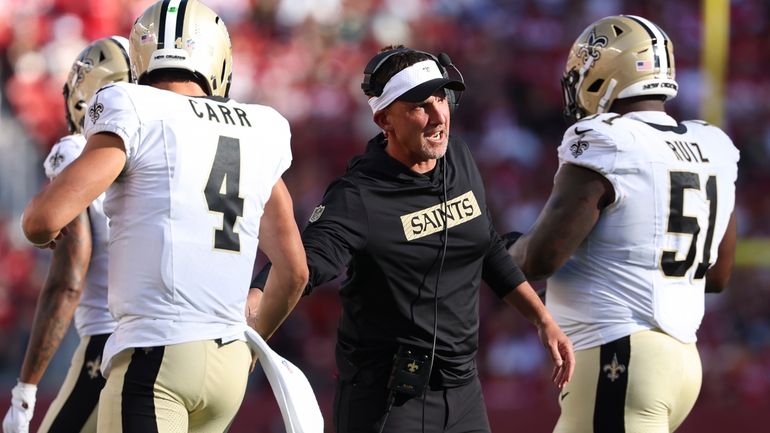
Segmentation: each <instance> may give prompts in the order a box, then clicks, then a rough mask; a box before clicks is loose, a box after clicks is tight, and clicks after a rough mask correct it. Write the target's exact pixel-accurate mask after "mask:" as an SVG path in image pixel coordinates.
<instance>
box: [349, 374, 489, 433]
mask: <svg viewBox="0 0 770 433" xmlns="http://www.w3.org/2000/svg"><path fill="white" fill-rule="evenodd" d="M388 395H389V394H388V390H387V389H386V388H385V387H384V386H383V385H381V384H373V385H364V384H363V383H355V382H350V381H345V380H342V379H340V380H339V381H338V382H337V389H336V392H335V396H334V426H335V429H336V432H337V433H377V432H379V431H380V425H381V423H382V421H383V419H384V417H385V412H386V410H387V399H388ZM424 413H425V416H424V417H423V398H422V397H413V398H411V399H406V398H397V399H396V400H395V403H394V404H393V408H392V409H391V411H390V414H389V415H388V417H387V420H385V428H384V430H383V433H422V432H423V431H425V433H439V432H441V433H489V432H490V427H489V420H488V419H487V411H486V406H485V404H484V396H483V395H482V394H481V383H480V382H479V378H478V377H476V378H474V379H473V380H472V381H471V382H469V383H467V384H465V385H462V386H458V387H456V388H446V389H438V390H428V391H427V395H426V396H425V412H424ZM423 423H424V426H425V428H424V430H423Z"/></svg>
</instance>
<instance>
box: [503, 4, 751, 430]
mask: <svg viewBox="0 0 770 433" xmlns="http://www.w3.org/2000/svg"><path fill="white" fill-rule="evenodd" d="M562 85H563V89H564V100H565V114H566V116H567V117H569V118H571V119H572V120H573V121H574V122H575V123H574V124H573V125H572V126H570V127H569V128H567V131H566V132H565V134H564V139H563V141H562V144H561V146H560V147H559V149H558V154H559V169H558V171H557V173H556V177H555V181H554V187H553V190H552V192H551V196H550V197H549V199H548V201H547V203H546V205H545V208H544V209H543V211H542V212H541V214H540V216H539V218H538V220H537V221H536V223H535V225H534V226H533V228H532V229H531V230H530V232H529V233H528V234H526V235H524V236H522V237H521V238H520V239H518V241H516V242H515V243H514V244H513V246H512V247H511V248H510V251H511V254H512V255H513V257H514V260H515V261H516V262H517V263H518V264H519V266H521V268H522V270H523V271H524V272H525V273H526V274H527V276H528V277H529V278H535V279H537V278H543V277H548V276H549V277H550V278H549V279H548V284H547V293H546V304H547V306H548V307H549V309H550V310H551V312H552V313H553V315H554V317H555V318H556V320H557V322H558V323H559V325H560V326H561V327H562V329H564V331H565V332H566V333H567V335H569V336H570V338H571V339H572V341H573V343H574V345H575V355H576V356H575V358H576V368H575V374H574V377H573V379H572V381H571V382H569V383H568V384H567V385H566V386H565V387H564V389H563V390H562V391H561V394H560V396H559V404H560V405H561V416H560V417H559V420H558V422H557V424H556V427H555V429H554V431H555V432H558V433H578V432H580V433H585V432H594V433H604V432H612V433H617V432H623V431H629V432H646V433H658V432H660V433H662V432H670V431H674V430H675V429H676V428H677V427H678V426H679V425H680V424H681V423H682V421H684V419H685V417H686V416H687V414H688V413H689V412H690V410H691V409H692V407H693V405H694V403H695V400H696V398H697V396H698V392H699V390H700V386H701V376H702V371H701V362H700V357H699V354H698V349H697V348H696V344H695V342H696V331H697V329H698V326H699V325H700V322H701V319H702V317H703V313H704V291H706V292H708V291H720V290H722V288H723V287H725V285H726V284H727V281H728V278H729V275H730V272H731V269H732V266H733V260H734V254H735V242H736V226H735V216H734V214H733V206H734V203H735V181H736V178H737V174H738V168H737V162H738V159H739V153H738V150H737V149H736V148H735V146H734V145H733V143H732V141H731V140H730V138H729V137H728V136H727V135H726V134H725V133H724V132H722V130H721V129H719V128H718V127H716V126H714V125H709V124H708V123H706V122H703V121H698V120H694V121H684V122H679V121H677V120H675V119H674V118H672V117H671V116H669V115H668V114H666V111H665V102H666V101H667V100H670V99H671V98H673V97H675V96H676V94H677V91H678V83H677V82H676V81H675V75H674V48H673V43H672V41H671V39H669V37H668V36H667V35H666V33H664V32H663V30H661V29H660V27H658V26H657V25H655V24H654V23H652V22H650V21H649V20H647V19H645V18H642V17H638V16H631V15H626V16H624V15H620V16H610V17H606V18H603V19H600V20H598V21H596V22H594V23H593V24H591V25H589V26H588V27H587V28H586V29H585V30H584V31H583V33H582V34H581V35H580V36H579V37H578V39H577V41H576V42H575V43H574V45H573V46H572V49H571V51H570V53H569V57H568V60H567V65H566V69H565V72H564V77H563V79H562Z"/></svg>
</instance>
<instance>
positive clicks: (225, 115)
mask: <svg viewBox="0 0 770 433" xmlns="http://www.w3.org/2000/svg"><path fill="white" fill-rule="evenodd" d="M189 101H190V108H192V111H193V113H195V116H196V117H198V118H200V119H206V118H208V120H209V121H211V122H217V123H225V124H228V125H237V123H235V119H234V118H233V117H234V116H235V117H237V120H238V122H239V123H240V125H241V126H244V127H245V126H248V127H251V122H249V119H248V117H246V112H245V111H243V110H242V109H240V108H238V107H232V110H231V109H230V107H228V106H227V105H225V104H219V103H215V102H214V101H211V100H205V99H189ZM214 106H215V107H217V109H214Z"/></svg>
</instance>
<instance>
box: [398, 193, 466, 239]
mask: <svg viewBox="0 0 770 433" xmlns="http://www.w3.org/2000/svg"><path fill="white" fill-rule="evenodd" d="M480 215H481V208H480V207H479V204H478V202H477V201H476V196H475V195H474V194H473V191H468V192H466V193H465V194H463V195H461V196H459V197H457V198H454V199H452V200H448V201H447V202H446V203H442V204H437V205H435V206H431V207H429V208H427V209H422V210H419V211H417V212H412V213H410V214H408V215H402V216H401V224H402V225H403V227H404V235H405V236H406V239H407V240H410V241H411V240H414V239H419V238H422V237H425V236H428V235H431V234H433V233H438V232H440V231H442V230H443V229H444V221H445V219H446V222H447V225H448V226H449V227H450V228H451V227H454V226H456V225H459V224H463V223H466V222H468V221H470V220H472V219H474V218H476V217H478V216H480Z"/></svg>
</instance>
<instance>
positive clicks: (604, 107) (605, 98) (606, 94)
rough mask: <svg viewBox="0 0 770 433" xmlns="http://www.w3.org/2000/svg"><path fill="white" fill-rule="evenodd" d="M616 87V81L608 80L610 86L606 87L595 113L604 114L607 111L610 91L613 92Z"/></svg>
mask: <svg viewBox="0 0 770 433" xmlns="http://www.w3.org/2000/svg"><path fill="white" fill-rule="evenodd" d="M617 85H618V81H617V80H616V79H614V78H612V79H610V84H609V85H608V86H607V91H606V92H604V96H602V99H600V100H599V106H598V107H596V112H597V113H604V112H606V111H607V108H608V107H607V102H609V100H610V96H611V95H612V91H613V90H615V86H617Z"/></svg>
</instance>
